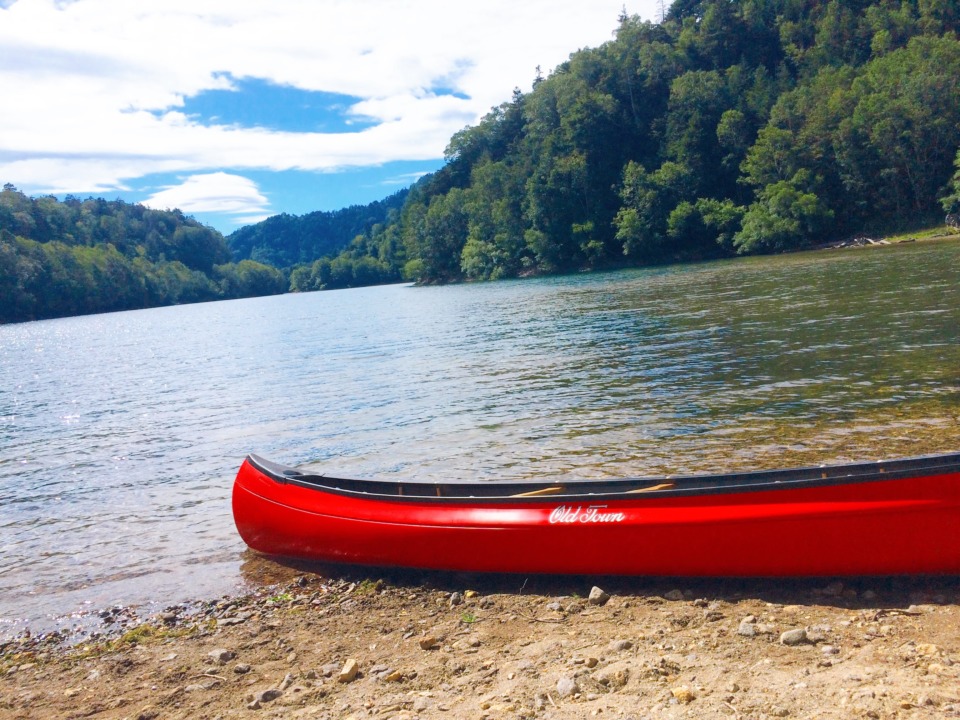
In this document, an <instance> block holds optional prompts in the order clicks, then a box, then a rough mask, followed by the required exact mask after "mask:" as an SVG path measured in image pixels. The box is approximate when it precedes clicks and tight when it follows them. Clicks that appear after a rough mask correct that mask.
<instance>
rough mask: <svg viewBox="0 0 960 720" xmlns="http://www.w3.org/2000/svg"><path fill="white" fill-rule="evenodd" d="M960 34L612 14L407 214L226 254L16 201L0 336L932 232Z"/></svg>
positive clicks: (414, 193)
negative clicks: (101, 320) (201, 307)
mask: <svg viewBox="0 0 960 720" xmlns="http://www.w3.org/2000/svg"><path fill="white" fill-rule="evenodd" d="M958 31H960V5H958V4H957V3H955V2H952V0H902V1H901V0H874V1H873V2H869V1H867V0H845V1H843V2H840V1H839V0H829V1H826V0H734V1H731V0H699V1H698V0H676V2H674V3H673V4H672V6H671V7H670V10H669V12H668V13H667V15H666V17H665V18H664V19H663V21H662V22H660V23H658V24H655V23H651V22H647V21H642V20H640V19H639V18H638V17H636V16H629V15H627V14H626V13H623V14H622V15H621V17H620V18H619V22H618V24H617V25H616V28H615V31H614V33H613V39H612V40H611V41H609V42H607V43H605V44H603V45H601V46H600V47H598V48H591V49H584V50H580V51H578V52H576V53H574V54H572V55H571V56H570V58H569V60H568V61H567V62H565V63H563V64H561V65H560V66H558V67H557V68H556V69H555V70H554V72H552V73H551V74H550V75H549V76H548V77H543V76H541V75H540V73H539V71H538V73H537V77H536V78H535V80H534V83H533V87H532V89H531V91H530V92H529V93H522V92H520V91H519V90H515V91H514V92H513V96H512V97H511V99H510V100H509V101H507V102H504V103H503V104H502V105H500V106H499V107H496V108H493V109H492V110H491V111H490V112H489V113H488V114H487V115H486V116H485V117H484V118H483V119H482V120H481V121H480V122H479V123H478V124H477V125H476V126H473V127H467V128H464V129H463V130H461V131H460V132H458V133H456V134H455V135H454V136H453V137H452V138H451V139H450V142H449V145H448V148H447V151H446V164H445V165H444V167H443V168H442V169H441V170H439V171H438V172H436V173H433V174H432V175H429V176H427V177H425V178H423V179H421V180H420V181H419V182H418V183H417V184H415V185H414V186H413V187H412V188H411V189H410V190H409V192H406V191H404V192H402V193H398V194H396V195H394V196H392V197H390V198H387V199H386V200H383V201H381V202H379V203H373V204H372V205H370V206H365V207H353V208H347V209H345V210H342V211H337V212H335V213H310V214H308V215H305V216H302V217H293V216H289V215H280V216H276V217H273V218H270V219H268V220H266V221H264V222H263V223H259V224H257V225H253V226H249V227H246V228H242V229H241V230H238V231H237V232H235V233H233V234H231V235H230V237H229V238H228V239H227V240H224V238H223V237H222V236H221V235H220V234H219V233H217V232H216V231H215V230H212V229H211V228H207V227H204V226H202V225H200V224H199V223H197V222H196V221H195V220H193V219H192V218H189V217H185V216H184V215H183V214H182V213H180V212H179V211H176V210H174V211H157V210H150V209H147V208H144V207H142V206H139V205H130V204H126V203H123V202H120V201H114V202H108V201H105V200H99V199H93V198H90V199H87V200H82V201H81V200H79V199H77V198H73V197H69V196H68V197H67V198H66V199H65V200H64V201H62V202H60V201H58V200H57V199H56V198H53V197H41V198H36V199H31V198H28V197H26V196H25V195H23V194H22V193H20V192H18V191H17V190H16V188H14V187H13V186H11V185H7V186H5V187H4V189H3V191H2V193H0V322H7V321H14V320H24V319H33V318H42V317H59V316H64V315H72V314H80V313H87V312H102V311H108V310H121V309H128V308H135V307H149V306H154V305H163V304H171V303H182V302H194V301H201V300H210V299H216V298H233V297H243V296H250V295H260V294H269V293H278V292H285V291H287V290H292V291H305V290H318V289H331V288H338V287H355V286H359V285H370V284H376V283H382V282H393V281H397V280H400V279H404V280H412V281H418V282H422V283H436V282H452V281H459V280H465V279H466V280H469V279H480V280H482V279H495V278H504V277H517V276H526V275H533V274H543V273H554V272H571V271H578V270H589V269H600V268H612V267H623V266H639V265H649V264H656V263H665V262H676V261H685V260H700V259H709V258H714V257H722V256H730V255H735V254H749V253H770V252H782V251H787V250H794V249H800V248H804V247H809V246H812V245H815V244H817V243H819V242H821V241H824V240H830V239H838V238H843V237H845V236H848V235H851V234H854V233H859V232H886V231H892V230H897V229H901V228H903V227H906V226H916V225H918V224H922V223H932V222H937V221H939V220H941V219H942V215H943V212H944V211H946V212H952V213H955V212H957V211H958V209H960V39H958V37H957V32H958ZM231 250H232V254H231ZM235 260H239V262H234V261H235Z"/></svg>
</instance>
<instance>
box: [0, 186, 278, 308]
mask: <svg viewBox="0 0 960 720" xmlns="http://www.w3.org/2000/svg"><path fill="white" fill-rule="evenodd" d="M286 288H287V280H286V278H285V276H284V274H283V273H282V272H280V271H279V270H277V269H276V268H273V267H269V266H267V265H264V264H261V263H255V262H252V261H249V260H245V261H243V262H240V263H238V264H233V263H232V262H231V255H230V250H229V249H228V248H227V245H226V242H225V241H224V239H223V236H222V235H221V234H220V233H219V232H217V231H216V230H213V229H212V228H209V227H205V226H203V225H201V224H200V223H198V222H197V221H196V220H194V219H193V218H190V217H185V216H184V215H183V213H181V212H180V211H179V210H152V209H149V208H146V207H144V206H142V205H136V204H130V203H125V202H122V201H120V200H114V201H106V200H103V199H95V198H88V199H86V200H79V199H77V198H75V197H72V196H67V197H66V198H65V200H64V201H63V202H61V201H59V200H57V198H55V197H40V198H36V199H33V198H29V197H27V196H26V195H24V194H23V193H21V192H20V191H18V190H17V189H16V188H15V187H14V186H13V185H10V184H7V185H5V186H4V187H3V190H2V191H0V322H18V321H23V320H36V319H41V318H53V317H64V316H68V315H83V314H87V313H96V312H110V311H114V310H133V309H139V308H145V307H154V306H159V305H172V304H178V303H188V302H200V301H204V300H219V299H225V298H237V297H248V296H252V295H264V294H274V293H279V292H283V291H284V290H285V289H286Z"/></svg>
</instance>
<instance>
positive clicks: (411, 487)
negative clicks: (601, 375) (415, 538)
mask: <svg viewBox="0 0 960 720" xmlns="http://www.w3.org/2000/svg"><path fill="white" fill-rule="evenodd" d="M247 462H249V463H250V464H251V465H252V466H253V467H254V468H255V469H256V470H257V471H259V472H260V473H262V474H263V475H265V476H267V477H269V478H270V479H272V480H273V481H275V482H277V483H279V484H282V485H295V486H298V487H302V488H306V489H308V490H314V491H317V492H327V493H332V494H336V495H343V496H347V497H355V498H367V499H376V500H378V501H385V502H396V503H430V504H435V503H436V504H445V503H462V502H469V503H474V504H481V503H482V504H490V505H499V504H503V503H511V504H515V503H520V504H525V503H543V502H544V500H549V501H553V502H555V501H570V500H573V501H576V500H590V501H598V500H599V501H603V500H627V499H635V500H640V499H644V498H648V497H649V498H654V497H660V498H663V497H683V496H691V495H700V496H708V495H722V494H728V493H749V492H763V491H770V490H787V489H796V488H808V487H809V488H814V487H826V486H839V485H853V484H858V483H869V482H881V481H884V480H898V479H903V478H911V477H929V476H936V475H946V474H950V473H957V472H960V452H952V453H944V454H937V455H923V456H917V457H910V458H901V459H895V460H881V461H874V462H858V463H848V464H840V465H823V466H811V467H802V468H791V469H783V470H756V471H748V472H737V473H722V474H712V475H707V474H703V475H678V476H658V477H637V478H618V479H614V480H572V481H569V482H564V481H561V480H558V479H556V478H554V479H550V480H544V481H539V482H538V481H519V482H517V481H510V482H484V481H476V482H471V483H467V482H457V483H438V482H423V481H413V480H382V479H381V480H377V479H350V478H338V477H332V476H328V475H325V474H312V473H309V472H304V471H301V470H297V469H296V468H292V467H288V466H284V465H281V464H278V463H274V462H271V461H269V460H265V459H263V458H261V457H259V456H257V455H252V454H251V455H248V456H247ZM558 486H559V487H560V488H561V489H560V490H559V491H553V489H554V488H556V487H558ZM548 489H549V490H551V492H550V493H549V495H547V496H546V497H544V491H545V490H548Z"/></svg>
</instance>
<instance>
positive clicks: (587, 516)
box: [550, 505, 627, 525]
mask: <svg viewBox="0 0 960 720" xmlns="http://www.w3.org/2000/svg"><path fill="white" fill-rule="evenodd" d="M605 507H607V506H606V505H590V506H588V507H583V505H577V506H576V507H574V506H569V507H568V506H567V505H561V506H560V507H557V508H554V509H553V511H552V512H551V513H550V524H551V525H557V524H571V523H618V522H623V521H624V520H626V518H627V516H626V515H624V514H623V513H622V512H603V509H604V508H605Z"/></svg>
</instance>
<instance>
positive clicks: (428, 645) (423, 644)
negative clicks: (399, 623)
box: [420, 635, 439, 650]
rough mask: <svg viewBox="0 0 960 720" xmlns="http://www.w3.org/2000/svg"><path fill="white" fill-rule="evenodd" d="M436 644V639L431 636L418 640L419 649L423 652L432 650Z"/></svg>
mask: <svg viewBox="0 0 960 720" xmlns="http://www.w3.org/2000/svg"><path fill="white" fill-rule="evenodd" d="M438 644H439V643H438V642H437V639H436V638H435V637H434V636H433V635H427V636H425V637H422V638H420V648H421V649H423V650H432V649H433V648H435V647H437V645H438Z"/></svg>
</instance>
